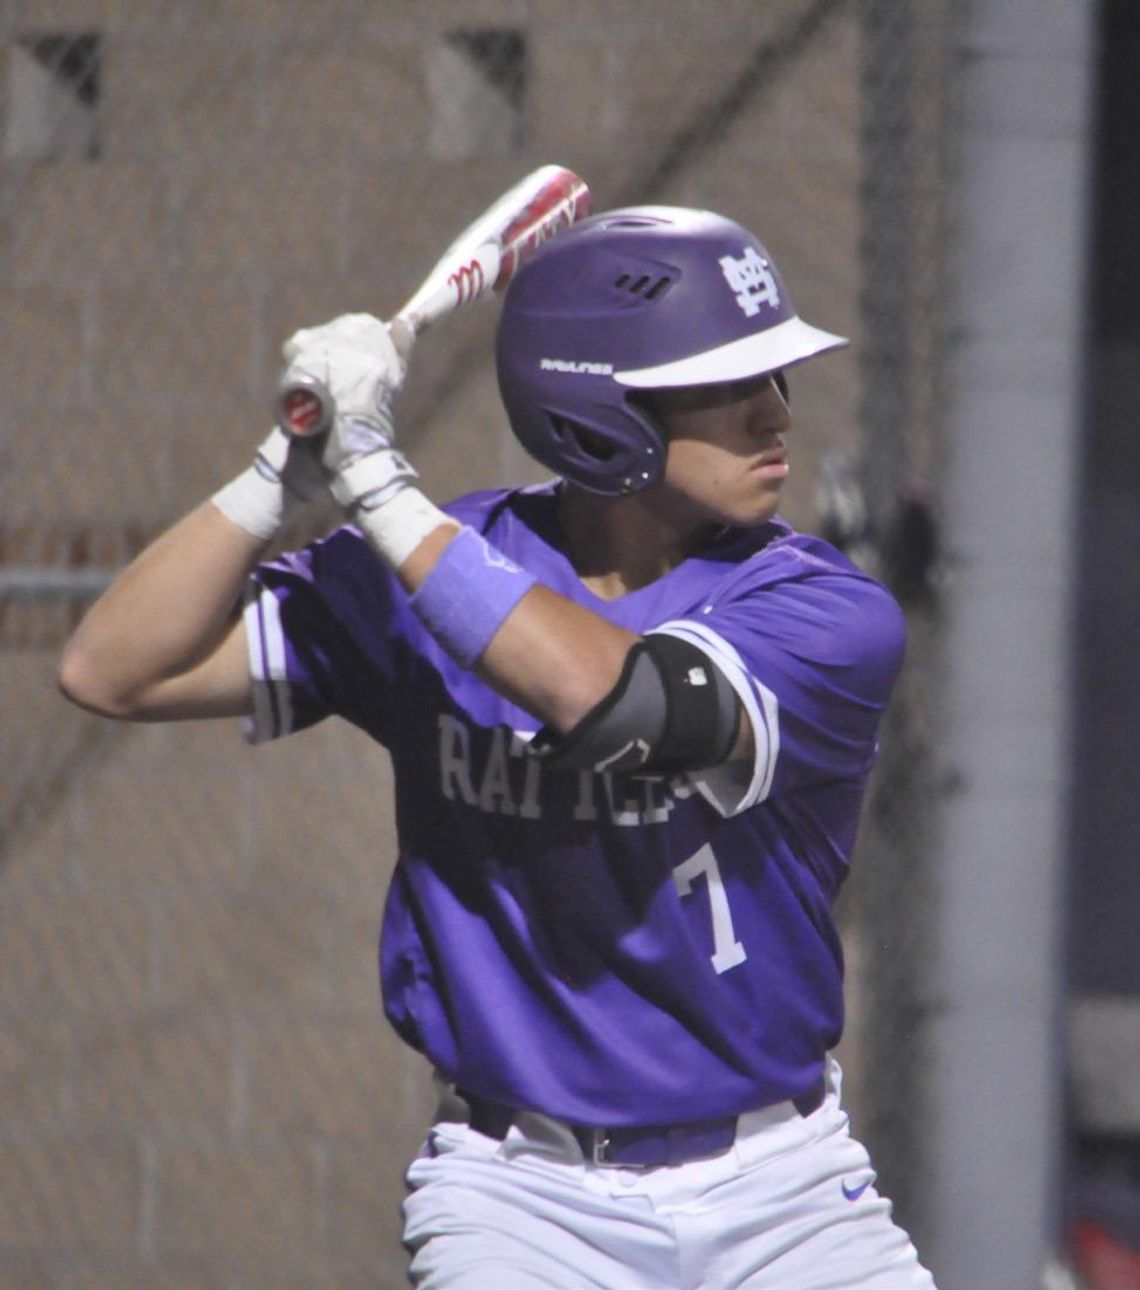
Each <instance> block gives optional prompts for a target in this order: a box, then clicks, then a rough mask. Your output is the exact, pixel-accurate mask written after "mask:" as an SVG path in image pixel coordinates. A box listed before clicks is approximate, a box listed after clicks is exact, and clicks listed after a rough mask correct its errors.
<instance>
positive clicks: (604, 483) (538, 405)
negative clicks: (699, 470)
mask: <svg viewBox="0 0 1140 1290" xmlns="http://www.w3.org/2000/svg"><path fill="white" fill-rule="evenodd" d="M846 344H847V341H846V340H845V339H844V338H843V337H842V336H833V335H832V334H831V333H830V332H825V331H820V330H819V329H818V328H815V327H810V326H808V324H807V323H805V322H803V321H802V320H801V319H800V318H799V317H797V315H796V312H795V310H794V309H793V308H792V302H791V300H790V299H789V297H788V293H787V291H786V290H785V288H784V284H783V282H782V281H781V279H780V275H779V273H778V272H777V271H776V266H775V265H774V264H773V263H772V260H771V259H770V257H769V255H768V253H767V251H765V249H764V248H763V246H761V245H760V243H759V242H758V241H757V240H756V238H755V237H753V236H752V234H751V233H749V232H748V231H747V230H746V229H744V228H742V227H741V226H740V225H739V224H735V223H733V222H732V221H731V220H728V219H725V218H723V216H720V215H714V214H712V213H711V212H710V211H699V210H688V209H684V208H681V207H675V206H632V207H628V208H626V209H624V210H614V211H607V212H603V213H602V214H600V215H594V216H592V217H591V218H589V219H585V220H583V221H581V223H578V224H575V225H573V226H572V227H570V228H568V229H566V230H565V231H564V232H562V233H559V234H558V235H557V236H555V237H553V238H551V240H550V241H549V242H547V243H546V244H545V245H544V246H542V247H540V248H539V250H538V251H537V252H536V254H535V255H534V257H533V259H531V260H530V261H529V263H527V264H525V265H524V266H523V267H522V268H521V269H520V270H519V272H518V275H517V276H516V278H515V279H514V281H513V282H512V283H511V285H510V287H509V288H508V290H507V294H506V298H505V300H504V302H503V309H502V315H501V318H500V320H499V332H498V340H497V345H496V355H497V362H498V373H499V389H500V391H501V393H502V398H503V403H504V405H505V406H506V409H507V415H508V416H509V418H510V422H511V427H512V429H513V430H514V432H515V434H516V435H517V437H518V439H519V441H520V442H521V443H522V445H523V447H524V448H525V449H526V450H527V452H529V453H530V455H531V456H532V457H534V458H536V459H537V460H538V461H540V462H542V464H543V465H544V466H547V467H548V468H549V469H550V470H553V471H554V472H555V473H557V474H559V475H562V476H564V477H565V478H566V479H569V480H571V481H573V482H574V483H576V484H579V485H581V487H583V488H587V489H590V490H591V491H592V492H595V493H604V494H610V495H614V496H618V495H621V494H623V493H631V492H636V491H637V490H638V489H641V488H645V487H646V486H647V485H649V484H651V483H653V482H654V481H655V480H656V479H659V478H660V476H661V472H662V471H663V470H664V467H665V452H666V447H667V445H666V443H665V441H664V438H663V436H662V433H661V430H660V428H659V427H658V426H657V424H656V423H655V421H654V419H653V417H652V416H651V415H650V414H649V413H648V411H647V410H646V408H645V407H644V405H643V403H641V402H639V401H638V399H637V398H636V395H637V392H638V391H644V390H657V389H665V388H670V387H676V386H683V385H707V384H712V383H714V382H720V381H738V380H742V379H744V378H747V377H752V376H759V375H761V374H762V373H765V372H778V371H779V370H780V369H782V368H785V367H790V366H792V365H793V364H794V363H801V362H803V360H804V359H806V358H811V357H812V356H813V355H814V354H822V353H824V352H826V351H827V350H832V349H838V348H840V347H841V346H843V345H846Z"/></svg>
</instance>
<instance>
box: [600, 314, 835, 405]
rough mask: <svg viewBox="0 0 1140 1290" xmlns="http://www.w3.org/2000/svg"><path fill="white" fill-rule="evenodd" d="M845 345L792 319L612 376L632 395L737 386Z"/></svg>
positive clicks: (827, 333) (829, 335) (615, 373)
mask: <svg viewBox="0 0 1140 1290" xmlns="http://www.w3.org/2000/svg"><path fill="white" fill-rule="evenodd" d="M848 344H850V341H848V340H847V338H846V337H845V336H836V335H834V334H833V333H831V332H829V331H821V330H820V328H818V327H812V326H811V325H810V324H809V323H806V322H804V321H803V319H802V318H798V317H792V318H788V319H786V320H785V321H784V322H782V323H777V324H776V326H775V327H769V328H767V329H766V330H764V331H758V332H755V333H753V334H752V335H751V336H743V337H741V338H740V339H739V340H734V341H730V342H729V343H728V344H727V345H718V346H717V347H716V348H715V349H708V350H705V351H704V352H703V353H701V354H691V355H689V356H688V357H687V358H681V359H678V360H677V361H676V362H672V363H661V364H658V365H657V366H655V367H641V368H636V369H632V370H629V371H625V372H614V374H613V379H614V380H615V381H617V382H618V383H619V384H620V385H627V386H629V387H630V388H631V389H635V390H655V389H657V390H659V389H670V388H672V387H675V386H683V385H716V384H720V383H721V382H724V381H741V380H745V379H747V378H748V377H751V376H760V375H762V374H763V373H764V372H775V371H778V370H779V369H780V368H782V367H791V366H792V365H793V364H795V363H802V362H803V361H804V360H805V359H807V358H813V357H815V355H816V354H826V353H829V352H830V351H831V350H835V349H842V348H843V347H844V346H845V345H848Z"/></svg>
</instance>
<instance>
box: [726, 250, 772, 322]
mask: <svg viewBox="0 0 1140 1290" xmlns="http://www.w3.org/2000/svg"><path fill="white" fill-rule="evenodd" d="M717 263H718V264H719V265H720V269H721V272H722V273H723V274H724V280H725V282H727V283H728V285H729V286H730V287H731V288H732V290H733V292H734V293H735V294H736V303H737V304H738V305H739V306H740V308H741V309H742V310H743V312H744V315H745V317H747V318H752V317H754V316H755V315H756V314H758V313H759V312H760V306H761V305H769V306H771V308H773V309H778V308H779V305H780V288H779V287H778V286H777V285H776V277H775V274H773V272H772V270H771V268H770V266H769V264H768V261H767V260H765V259H764V257H763V256H762V255H761V254H760V253H759V252H758V251H757V250H756V248H755V247H754V246H750V247H749V248H748V249H747V250H746V251H745V252H744V254H743V255H742V256H741V257H740V259H739V260H738V259H736V257H735V256H731V255H722V256H721V258H720V259H719V260H718V261H717Z"/></svg>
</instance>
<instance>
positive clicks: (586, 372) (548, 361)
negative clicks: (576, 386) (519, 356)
mask: <svg viewBox="0 0 1140 1290" xmlns="http://www.w3.org/2000/svg"><path fill="white" fill-rule="evenodd" d="M538 366H539V368H540V369H541V370H542V371H544V372H569V373H570V374H571V375H578V376H613V374H614V365H613V364H612V363H588V362H586V361H584V360H575V359H570V358H540V359H539V360H538Z"/></svg>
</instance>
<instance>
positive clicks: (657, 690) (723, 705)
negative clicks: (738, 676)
mask: <svg viewBox="0 0 1140 1290" xmlns="http://www.w3.org/2000/svg"><path fill="white" fill-rule="evenodd" d="M739 729H740V701H739V700H738V699H737V697H736V692H735V691H734V690H733V688H732V686H731V685H730V684H729V682H728V680H727V678H726V677H725V676H724V674H723V672H721V670H720V669H719V668H718V667H717V666H716V665H715V664H714V663H713V662H712V661H711V659H709V657H708V655H707V654H705V653H704V652H703V651H702V650H700V649H698V648H697V647H696V646H695V645H692V644H690V643H689V642H688V641H683V640H679V639H678V638H677V637H675V636H666V635H664V634H662V635H650V636H646V637H645V638H644V639H643V640H641V641H639V642H638V643H637V644H636V645H635V646H634V647H633V648H632V649H631V650H630V652H629V656H628V657H627V658H626V662H625V667H624V668H623V669H622V673H621V676H620V677H619V678H618V681H617V684H616V685H615V686H614V688H613V689H612V690H611V691H610V692H609V694H607V695H606V696H605V698H604V699H602V700H601V701H600V702H599V703H598V704H597V705H596V706H595V707H594V708H592V709H591V710H590V711H589V712H588V713H587V714H586V715H585V716H584V717H583V718H582V720H581V721H579V722H578V724H577V725H576V726H575V727H574V729H573V730H571V731H569V732H568V733H567V734H565V735H563V736H558V735H555V734H553V733H552V732H550V731H549V730H543V731H540V732H539V734H538V736H537V737H536V739H535V741H534V743H533V744H532V745H531V746H532V748H533V750H534V751H535V752H536V753H538V754H539V755H541V756H543V757H544V758H545V759H547V760H548V761H549V762H550V763H551V764H552V765H555V766H567V767H573V768H578V769H589V770H593V771H596V772H598V773H601V772H603V771H608V772H610V773H612V774H625V775H655V774H677V773H679V772H681V771H687V770H703V769H705V768H707V767H709V766H717V765H719V764H720V763H721V762H722V761H724V760H725V758H726V757H727V756H728V754H729V753H730V752H731V751H732V746H733V744H734V743H735V742H736V736H737V733H738V732H739Z"/></svg>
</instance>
